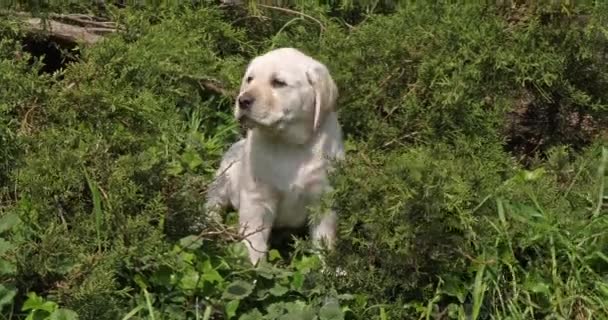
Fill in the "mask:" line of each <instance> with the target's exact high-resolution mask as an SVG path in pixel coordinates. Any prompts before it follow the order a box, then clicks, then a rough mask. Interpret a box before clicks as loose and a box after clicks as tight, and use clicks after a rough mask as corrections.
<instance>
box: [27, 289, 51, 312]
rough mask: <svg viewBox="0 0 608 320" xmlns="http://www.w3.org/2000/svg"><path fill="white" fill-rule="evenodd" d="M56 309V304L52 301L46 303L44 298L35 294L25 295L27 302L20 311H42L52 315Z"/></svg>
mask: <svg viewBox="0 0 608 320" xmlns="http://www.w3.org/2000/svg"><path fill="white" fill-rule="evenodd" d="M56 309H57V303H55V302H53V301H46V300H45V299H44V298H42V297H40V296H38V295H37V294H36V293H35V292H30V293H28V294H27V300H25V302H24V303H23V306H22V307H21V311H27V310H43V311H46V312H48V313H52V312H53V311H55V310H56Z"/></svg>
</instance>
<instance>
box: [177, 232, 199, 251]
mask: <svg viewBox="0 0 608 320" xmlns="http://www.w3.org/2000/svg"><path fill="white" fill-rule="evenodd" d="M179 245H180V246H181V247H182V248H185V249H190V250H196V249H198V248H200V247H201V246H202V245H203V239H201V237H199V236H195V235H189V236H186V237H183V238H181V239H179Z"/></svg>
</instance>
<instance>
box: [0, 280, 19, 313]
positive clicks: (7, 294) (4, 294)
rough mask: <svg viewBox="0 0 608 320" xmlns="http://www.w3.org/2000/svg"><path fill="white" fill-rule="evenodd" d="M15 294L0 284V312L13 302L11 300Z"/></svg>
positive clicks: (12, 290) (13, 290)
mask: <svg viewBox="0 0 608 320" xmlns="http://www.w3.org/2000/svg"><path fill="white" fill-rule="evenodd" d="M16 294H17V290H15V289H9V288H7V287H5V286H4V285H2V284H0V310H2V307H3V306H5V305H7V304H10V303H11V302H13V298H15V295H16Z"/></svg>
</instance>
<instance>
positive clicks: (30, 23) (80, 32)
mask: <svg viewBox="0 0 608 320" xmlns="http://www.w3.org/2000/svg"><path fill="white" fill-rule="evenodd" d="M0 13H1V14H3V15H8V16H13V17H17V18H19V19H20V20H21V21H22V22H24V23H25V28H26V30H27V31H29V32H32V33H37V34H44V35H46V36H49V37H52V38H56V39H60V40H62V41H67V42H72V43H84V44H88V45H91V44H94V43H97V42H98V41H99V40H101V39H103V36H104V35H106V34H109V33H113V32H116V31H117V30H118V26H117V25H116V23H115V22H112V21H101V20H100V19H97V18H95V17H91V16H87V15H83V14H54V13H51V14H49V15H48V17H47V18H46V19H41V18H36V17H33V16H32V15H30V14H28V13H26V12H12V11H2V12H0Z"/></svg>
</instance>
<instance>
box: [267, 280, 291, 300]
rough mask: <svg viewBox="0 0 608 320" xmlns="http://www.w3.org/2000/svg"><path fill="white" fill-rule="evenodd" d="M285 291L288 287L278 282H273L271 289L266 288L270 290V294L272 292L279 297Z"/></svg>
mask: <svg viewBox="0 0 608 320" xmlns="http://www.w3.org/2000/svg"><path fill="white" fill-rule="evenodd" d="M287 291H289V289H287V287H284V286H282V285H280V284H278V283H277V284H275V285H274V287H272V289H270V290H268V292H270V294H272V295H273V296H275V297H280V296H282V295H284V294H286V293H287Z"/></svg>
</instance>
